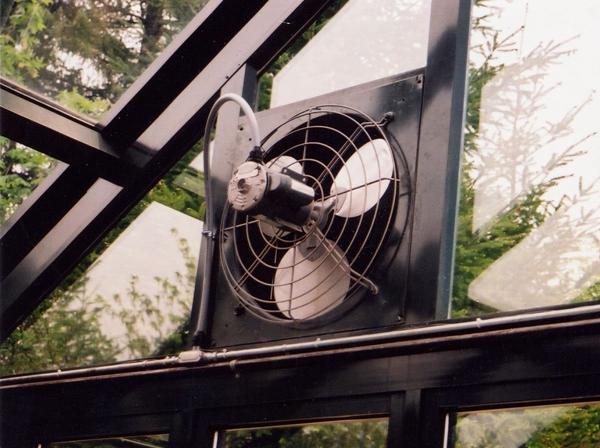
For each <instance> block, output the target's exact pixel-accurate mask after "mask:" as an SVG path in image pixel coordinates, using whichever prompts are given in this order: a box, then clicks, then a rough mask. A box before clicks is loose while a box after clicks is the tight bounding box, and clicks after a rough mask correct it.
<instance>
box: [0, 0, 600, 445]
mask: <svg viewBox="0 0 600 448" xmlns="http://www.w3.org/2000/svg"><path fill="white" fill-rule="evenodd" d="M327 3H328V2H327V1H326V0H285V1H283V0H262V1H259V0H251V1H246V2H244V8H239V2H238V1H237V0H213V1H212V2H211V3H209V5H208V6H207V7H206V8H205V9H204V10H203V11H202V12H201V13H200V14H199V15H198V16H197V17H196V18H195V19H194V20H193V22H192V23H191V24H190V25H189V26H188V27H187V28H186V29H185V30H184V32H183V33H182V35H181V36H180V37H179V38H178V39H177V40H176V41H175V42H174V43H173V44H172V45H171V46H170V47H169V49H168V50H167V51H166V52H165V53H164V54H163V55H161V56H160V57H159V59H158V60H157V61H156V62H155V63H154V64H153V65H152V66H151V67H150V68H149V69H148V71H146V72H145V73H144V75H143V76H142V77H141V78H140V79H139V80H138V81H137V82H136V83H135V84H134V85H133V86H132V87H131V88H130V89H129V90H128V91H127V92H126V94H125V95H124V97H123V98H122V99H121V100H120V101H119V103H118V104H117V105H116V106H115V107H114V108H113V109H112V111H111V112H110V113H109V114H108V115H107V116H106V117H105V119H104V120H103V121H102V122H101V123H100V124H97V125H92V124H90V123H88V122H86V121H85V120H82V119H80V118H78V117H75V116H73V115H71V114H70V113H69V112H68V111H65V110H64V109H62V108H60V107H58V106H56V105H54V104H51V103H49V102H48V101H46V100H44V99H41V98H39V97H37V96H35V95H33V94H31V93H30V92H26V91H23V90H21V89H19V88H18V87H16V86H14V85H12V84H10V83H9V82H4V81H3V82H2V84H1V86H0V87H1V89H2V96H3V104H2V135H6V136H8V137H10V138H12V139H14V140H16V141H18V142H21V143H24V144H28V145H30V146H32V147H33V148H35V149H38V150H40V151H43V152H47V153H49V154H50V155H52V156H53V157H56V158H58V159H59V160H61V161H62V162H63V163H61V164H59V166H58V167H57V169H56V170H55V172H54V173H52V174H51V175H50V176H49V177H48V178H47V179H46V180H45V181H44V182H43V183H42V185H40V186H39V187H38V189H37V190H36V191H35V192H34V193H33V194H32V195H31V197H29V198H28V199H27V200H26V201H25V203H24V204H23V205H22V206H21V207H20V209H19V210H17V212H16V213H15V215H14V216H13V217H12V218H11V219H10V220H9V222H8V223H7V224H6V226H5V228H4V229H3V230H2V234H1V238H2V239H1V240H0V241H1V245H2V255H1V256H2V262H3V266H2V309H1V313H2V322H1V327H2V335H3V336H6V335H7V334H9V333H10V332H11V331H12V329H13V328H15V326H16V325H17V324H18V323H19V322H20V321H22V319H23V318H24V317H25V316H26V315H27V314H28V313H29V312H31V310H32V309H33V308H34V307H35V306H36V305H37V304H39V303H40V301H41V300H42V299H43V298H44V297H45V296H46V295H47V294H48V293H49V292H50V291H51V290H52V289H53V288H54V287H55V286H56V285H57V284H58V283H59V282H60V280H61V279H62V278H63V277H64V276H65V275H66V274H67V273H68V272H69V270H70V269H71V268H72V267H73V266H74V265H75V264H76V263H77V262H78V261H79V260H80V259H81V258H82V257H83V256H84V255H85V254H86V253H87V251H89V250H90V248H91V247H93V245H94V244H95V243H96V242H97V241H99V239H100V238H101V237H102V236H103V235H104V234H105V233H106V232H107V231H108V229H110V228H111V226H112V225H114V224H115V223H116V222H117V221H118V219H119V218H120V217H121V216H123V215H124V214H125V213H126V212H127V211H128V210H129V209H130V208H131V207H132V206H133V205H134V204H135V203H136V201H138V200H139V199H140V198H141V197H142V196H143V195H144V194H145V193H146V192H147V191H148V190H149V189H150V188H151V187H152V185H154V184H155V183H156V182H157V181H158V179H160V177H161V176H162V175H163V174H164V173H165V172H166V171H167V170H168V169H169V168H170V167H171V166H172V165H173V164H174V163H175V162H176V161H177V160H178V159H179V158H180V157H181V156H182V155H183V154H184V153H185V151H186V150H187V149H188V148H189V147H190V146H191V145H192V144H193V143H194V142H195V141H197V140H198V138H200V137H201V130H202V128H203V119H204V118H205V115H206V111H207V106H208V105H210V103H211V100H212V99H214V98H215V97H216V95H218V94H219V92H220V91H221V89H223V88H225V90H231V89H233V90H234V91H237V92H240V93H245V94H246V95H251V93H249V92H252V91H253V89H254V87H255V83H254V82H250V83H248V82H247V80H248V79H251V78H253V79H254V80H255V77H256V76H257V75H259V74H260V73H261V71H262V70H264V68H265V66H266V65H267V64H268V63H269V61H271V60H272V59H273V58H274V57H275V56H276V55H277V54H278V52H279V51H281V50H282V49H283V48H284V46H285V44H286V42H289V41H290V40H291V39H292V38H293V37H294V36H296V35H297V34H298V33H299V32H300V31H301V30H302V29H303V28H304V27H305V26H306V25H307V24H308V23H310V22H311V20H312V19H313V18H314V17H315V15H316V14H318V12H319V11H320V10H322V8H323V7H324V6H326V4H327ZM469 12H470V0H432V20H431V25H430V37H429V53H428V62H427V67H426V68H425V73H426V75H425V85H424V103H423V119H422V128H421V134H420V151H421V152H422V154H423V155H424V156H425V157H424V159H425V160H428V162H429V163H428V164H421V165H420V166H419V167H418V172H417V185H416V190H417V193H418V194H417V196H416V197H415V218H414V219H415V222H414V230H413V231H414V232H417V233H419V234H420V237H419V239H418V241H420V243H419V245H420V246H419V247H413V248H412V251H411V253H412V254H413V255H412V258H411V272H412V274H411V275H412V277H411V283H410V285H409V288H410V290H411V292H410V294H409V297H410V298H411V300H412V302H409V303H408V304H407V306H406V311H407V321H408V322H412V323H415V322H423V321H430V320H434V319H440V318H445V317H446V314H447V300H446V298H447V297H448V291H449V289H450V280H449V273H450V268H449V266H450V264H451V262H452V239H453V234H454V229H453V226H454V219H453V214H454V213H455V210H456V196H457V195H456V188H457V179H458V166H459V163H458V159H459V156H460V139H461V132H462V115H463V103H464V93H465V90H464V87H465V67H466V54H467V47H468V46H467V41H468V29H469V26H468V22H469ZM207 35H210V36H211V38H213V40H212V41H211V42H213V44H211V45H208V46H203V45H202V44H204V43H205V41H206V39H205V38H206V36H207ZM181 60H183V61H186V63H184V64H181V65H179V63H178V61H181ZM230 79H232V82H231V83H230V82H229V80H230ZM166 80H168V82H167V81H166ZM166 85H167V86H169V88H165V86H166ZM224 113H231V111H229V112H227V111H224ZM226 123H227V121H222V122H221V124H220V126H221V127H223V126H226ZM47 142H51V143H52V144H50V145H48V144H47ZM440 172H446V173H447V176H446V177H444V176H439V175H438V173H440ZM58 198H60V200H58ZM42 217H43V218H42ZM196 306H197V304H196ZM599 337H600V317H599V316H593V317H588V318H587V320H583V318H579V319H577V318H575V319H573V318H571V319H568V320H566V319H565V320H564V321H555V322H547V323H538V324H535V325H527V326H521V327H514V328H506V329H500V330H494V331H484V330H479V331H474V332H472V333H466V334H459V335H454V336H453V337H443V336H440V337H433V338H428V339H414V340H407V341H402V342H395V343H387V344H381V345H377V346H369V347H354V348H348V349H344V350H337V351H329V352H315V353H304V354H298V355H293V356H292V355H288V356H279V357H271V358H267V359H254V360H245V361H240V362H237V363H226V364H213V365H208V366H199V365H196V366H187V367H184V366H182V367H174V368H169V369H154V370H139V371H134V372H123V373H118V374H110V375H97V376H95V377H90V376H86V377H80V378H70V379H62V380H52V381H43V382H23V383H21V384H10V385H6V386H4V387H3V388H2V389H1V392H2V397H1V398H2V400H1V403H2V408H3V409H2V421H1V424H2V426H1V427H0V434H1V441H0V442H1V444H2V446H5V447H13V446H19V447H33V446H37V443H40V442H48V441H56V440H68V439H79V438H82V437H99V436H112V435H124V434H127V435H131V434H143V433H159V432H168V433H170V435H171V441H172V445H173V446H181V447H184V446H186V447H187V446H194V447H208V446H211V440H212V436H213V434H214V431H217V430H220V429H224V428H228V427H236V426H246V425H260V424H267V423H286V422H296V421H315V420H316V421H319V420H323V419H335V418H348V417H363V416H380V415H389V418H390V433H389V438H388V446H403V447H409V448H411V447H439V446H443V442H444V441H443V438H444V431H445V430H446V424H447V421H448V415H449V414H451V413H452V412H455V411H456V410H460V409H480V408H493V407H498V406H500V407H503V406H515V405H534V404H546V403H555V402H577V401H586V400H594V399H600V351H599V350H598V349H597V341H598V340H599Z"/></svg>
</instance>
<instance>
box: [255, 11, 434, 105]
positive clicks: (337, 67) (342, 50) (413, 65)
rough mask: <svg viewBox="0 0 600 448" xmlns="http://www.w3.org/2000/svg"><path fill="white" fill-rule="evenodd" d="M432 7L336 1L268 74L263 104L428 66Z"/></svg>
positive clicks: (303, 96)
mask: <svg viewBox="0 0 600 448" xmlns="http://www.w3.org/2000/svg"><path fill="white" fill-rule="evenodd" d="M430 9H431V0H349V1H346V0H336V1H334V2H332V4H331V6H330V7H329V9H328V10H326V11H325V12H324V13H323V14H322V15H321V17H319V18H318V19H317V21H316V22H315V23H313V25H312V26H311V27H310V28H309V29H308V30H307V31H306V32H305V33H304V35H303V36H302V37H301V38H299V39H298V40H297V41H296V42H295V43H294V44H292V45H291V46H290V48H288V49H287V50H286V51H285V52H284V53H283V54H282V55H281V56H280V57H279V58H278V59H277V60H276V61H275V63H274V64H273V65H272V66H271V67H269V69H268V70H267V72H266V73H265V74H264V75H263V77H262V83H263V88H262V89H261V101H260V102H261V108H267V107H276V106H281V105H284V104H289V103H292V102H295V101H300V100H303V99H306V98H311V97H314V96H318V95H323V94H325V93H330V92H333V91H336V90H340V89H344V88H347V87H352V86H356V85H359V84H363V83H366V82H369V81H373V80H376V79H380V78H384V77H386V76H391V75H396V74H399V73H403V72H407V71H410V70H414V69H417V68H421V67H424V66H425V65H426V62H427V43H428V35H429V16H430ZM271 84H272V87H271ZM268 94H270V98H267V96H268Z"/></svg>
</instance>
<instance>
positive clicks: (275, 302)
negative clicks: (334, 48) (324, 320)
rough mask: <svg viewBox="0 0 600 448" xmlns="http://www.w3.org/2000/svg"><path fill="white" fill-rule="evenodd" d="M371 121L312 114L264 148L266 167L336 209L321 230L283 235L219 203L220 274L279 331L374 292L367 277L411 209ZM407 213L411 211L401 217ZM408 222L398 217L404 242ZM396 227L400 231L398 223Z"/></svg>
mask: <svg viewBox="0 0 600 448" xmlns="http://www.w3.org/2000/svg"><path fill="white" fill-rule="evenodd" d="M391 119H393V117H392V116H391V115H390V114H386V115H384V116H383V117H381V118H380V119H379V120H378V121H376V120H374V119H373V118H371V117H369V116H367V115H366V114H364V113H363V112H360V111H358V110H356V109H353V108H349V107H346V106H339V105H323V106H318V107H313V108H310V109H307V110H305V111H303V112H300V113H298V114H296V115H294V116H293V117H291V118H290V119H289V120H287V121H286V122H284V123H282V124H281V125H280V126H278V127H277V128H276V129H274V130H273V131H272V132H271V133H270V134H269V135H268V136H267V137H265V139H264V140H263V142H262V147H263V148H264V152H265V163H266V164H267V166H277V167H278V169H281V170H293V171H295V172H296V173H298V174H300V175H301V176H302V179H303V181H304V183H306V184H307V185H309V186H310V187H312V188H313V189H314V191H315V203H316V204H323V203H325V202H326V201H332V202H333V204H335V205H334V208H333V210H332V212H331V213H330V214H329V215H328V216H327V217H326V219H324V220H323V222H322V223H320V225H315V226H313V227H312V228H310V230H308V231H290V230H286V229H282V228H278V227H277V226H275V225H273V224H271V223H268V222H265V221H263V220H261V219H260V218H257V217H253V216H248V215H244V214H242V213H238V212H236V211H235V210H233V209H232V207H230V206H229V204H226V205H225V207H224V210H223V217H222V219H221V224H220V229H219V243H220V244H219V247H220V259H221V266H222V271H223V274H224V276H225V278H226V280H227V282H228V284H229V286H230V288H231V290H232V291H233V293H234V294H235V296H236V298H237V300H238V301H239V303H240V305H241V306H242V307H243V308H244V309H245V310H247V311H248V312H250V313H251V314H253V315H254V316H256V317H258V318H260V319H263V320H266V321H269V322H276V323H280V324H294V323H299V322H306V321H314V320H315V318H321V316H324V315H331V314H335V313H333V310H334V309H335V308H337V307H338V305H339V304H340V303H342V302H343V301H344V300H346V299H347V298H349V297H350V296H353V295H355V294H356V293H357V292H358V291H360V290H362V291H365V292H369V293H372V294H374V293H377V291H378V287H377V285H376V284H375V283H374V282H373V281H372V280H371V279H370V278H369V272H370V270H371V268H372V266H373V265H374V263H375V261H376V259H377V255H378V254H379V252H380V250H381V249H382V247H383V246H384V244H385V241H386V236H387V235H388V233H389V230H390V227H391V226H392V225H393V223H394V217H395V214H396V210H397V204H398V201H399V199H400V198H402V197H404V196H406V197H407V199H408V200H410V194H411V192H410V185H412V182H411V181H410V173H409V169H408V164H407V161H406V157H405V155H404V153H403V151H402V149H401V147H400V145H399V144H398V143H397V142H396V141H395V140H394V139H393V138H390V139H388V136H387V135H386V132H385V126H386V125H387V123H388V122H389V121H390V120H391ZM407 209H408V208H407ZM407 221H408V217H407V216H404V217H401V228H402V233H404V230H405V228H406V223H407ZM396 222H398V221H397V220H396Z"/></svg>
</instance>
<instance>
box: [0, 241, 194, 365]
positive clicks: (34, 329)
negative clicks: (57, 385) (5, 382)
mask: <svg viewBox="0 0 600 448" xmlns="http://www.w3.org/2000/svg"><path fill="white" fill-rule="evenodd" d="M172 234H173V237H174V238H175V239H176V240H177V243H178V245H179V249H180V252H181V256H182V257H183V258H184V260H185V267H186V270H185V272H183V273H179V272H178V273H176V274H175V279H174V280H171V279H167V278H162V277H157V278H155V282H156V285H157V288H156V291H157V292H156V293H155V294H154V295H153V296H149V295H148V294H146V293H143V292H141V291H140V290H139V288H138V281H139V279H138V278H137V277H136V276H135V275H132V276H131V280H130V285H129V288H128V289H127V291H125V293H124V294H123V295H122V296H121V295H115V296H114V297H112V298H110V299H108V298H105V297H102V296H100V295H98V294H94V293H93V291H89V290H88V288H89V286H88V278H87V277H86V276H85V275H79V276H76V277H75V278H74V279H73V280H72V282H71V283H70V284H69V286H68V287H65V286H63V287H61V288H58V289H57V290H55V291H54V292H53V294H52V296H51V297H50V298H49V299H48V300H46V301H45V302H44V304H43V305H42V306H41V307H40V308H39V309H38V310H36V312H35V313H33V314H32V315H31V316H29V317H28V319H27V320H26V321H25V322H24V323H23V324H21V325H20V326H19V327H18V328H17V330H15V331H14V332H13V333H12V334H11V335H10V336H9V337H8V338H7V339H6V340H5V341H4V342H3V343H2V344H1V345H0V375H9V374H15V373H23V372H30V371H41V370H53V369H64V368H67V367H76V366H83V365H96V364H107V363H110V362H114V361H116V360H117V359H123V358H125V359H138V358H145V357H149V356H158V355H169V354H175V353H178V352H179V351H181V350H182V348H183V346H184V345H185V338H186V334H187V331H188V326H189V323H188V320H189V311H190V304H189V298H190V297H191V295H192V290H193V287H194V279H195V274H196V260H195V256H194V254H192V253H191V251H190V248H189V245H188V244H187V241H186V240H184V239H182V238H179V237H178V235H177V232H176V231H175V230H173V231H172ZM101 319H104V322H106V321H107V320H108V321H109V322H110V321H118V322H119V323H120V324H121V325H124V326H125V328H126V333H125V340H124V341H120V340H119V341H118V340H116V339H114V338H111V337H109V336H106V334H105V333H104V330H106V329H105V328H104V326H103V322H102V321H101ZM170 328H176V330H175V331H174V332H166V331H165V329H170Z"/></svg>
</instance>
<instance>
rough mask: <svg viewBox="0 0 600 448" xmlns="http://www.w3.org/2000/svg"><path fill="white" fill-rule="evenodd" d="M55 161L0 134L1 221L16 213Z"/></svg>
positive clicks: (1, 222)
mask: <svg viewBox="0 0 600 448" xmlns="http://www.w3.org/2000/svg"><path fill="white" fill-rule="evenodd" d="M54 164H55V162H54V160H53V159H51V158H50V157H48V156H47V155H45V154H43V153H41V152H37V151H34V150H33V149H30V148H27V147H25V146H23V145H19V144H17V143H15V142H13V141H10V140H8V139H6V138H4V137H0V192H1V194H0V224H3V223H4V222H5V221H6V220H7V219H8V218H9V217H10V215H12V214H13V213H14V211H15V210H16V208H17V207H18V206H19V204H21V202H23V200H24V199H25V198H26V197H27V196H29V195H30V194H31V192H32V191H33V190H34V189H35V187H37V185H38V184H39V183H40V182H41V181H42V179H43V178H44V177H46V175H47V174H48V172H49V171H50V169H51V168H52V167H53V166H54Z"/></svg>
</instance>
